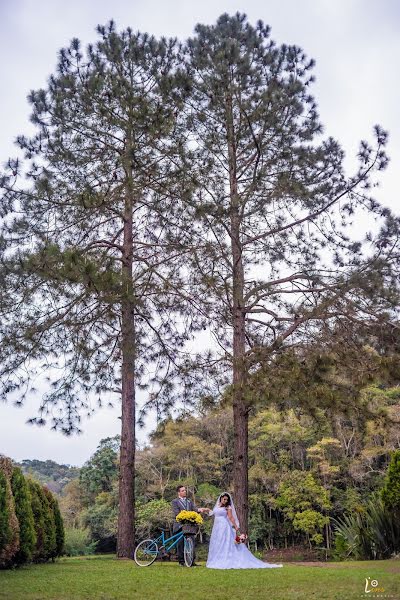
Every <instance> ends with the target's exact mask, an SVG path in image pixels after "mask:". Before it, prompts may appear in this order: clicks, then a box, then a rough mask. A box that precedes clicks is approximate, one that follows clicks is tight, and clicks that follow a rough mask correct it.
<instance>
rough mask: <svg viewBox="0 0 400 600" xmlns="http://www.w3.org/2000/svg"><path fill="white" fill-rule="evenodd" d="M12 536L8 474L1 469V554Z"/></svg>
mask: <svg viewBox="0 0 400 600" xmlns="http://www.w3.org/2000/svg"><path fill="white" fill-rule="evenodd" d="M10 538H11V529H10V524H9V508H8V503H7V480H6V476H5V475H4V473H3V472H2V471H0V555H1V553H2V551H3V549H4V548H5V547H6V546H7V544H8V543H9V541H10Z"/></svg>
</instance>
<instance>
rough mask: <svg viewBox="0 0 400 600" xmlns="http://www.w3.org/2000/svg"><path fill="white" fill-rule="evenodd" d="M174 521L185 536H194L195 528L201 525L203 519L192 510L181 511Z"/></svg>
mask: <svg viewBox="0 0 400 600" xmlns="http://www.w3.org/2000/svg"><path fill="white" fill-rule="evenodd" d="M176 520H177V522H178V523H180V524H181V525H182V531H183V533H184V534H185V535H195V534H196V533H197V527H198V526H199V525H201V524H202V523H203V518H202V517H201V516H200V515H199V513H197V512H195V511H194V510H181V512H180V513H179V514H178V515H177V517H176Z"/></svg>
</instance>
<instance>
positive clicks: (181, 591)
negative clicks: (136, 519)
mask: <svg viewBox="0 0 400 600" xmlns="http://www.w3.org/2000/svg"><path fill="white" fill-rule="evenodd" d="M200 564H201V565H202V566H200V567H197V568H194V569H187V568H182V567H179V566H178V565H177V564H176V563H168V562H166V563H162V564H160V563H155V564H154V565H152V566H151V567H146V568H140V567H137V566H136V565H135V564H134V563H133V562H132V561H125V560H123V561H121V560H117V559H115V558H113V557H110V556H92V557H82V558H63V559H60V560H59V561H58V562H56V563H50V564H44V565H34V566H28V567H23V568H20V569H16V570H14V571H0V599H1V600H132V599H135V598H140V599H141V600H175V599H176V600H183V599H185V600H191V599H193V600H231V599H232V598H240V600H247V599H253V598H254V599H264V598H265V599H268V600H295V599H299V598H302V599H303V598H304V599H305V600H310V599H312V598H315V599H316V600H323V599H329V600H331V599H332V600H333V599H338V600H339V599H340V600H352V599H356V598H357V599H359V598H390V599H391V600H400V560H386V561H373V562H346V563H327V564H323V565H321V566H319V565H318V566H317V565H315V566H303V565H301V566H300V565H296V564H293V563H292V564H287V565H284V566H283V568H282V569H268V570H267V569H266V570H254V571H253V570H243V571H213V570H211V569H206V568H205V566H204V563H200ZM366 577H370V578H371V580H373V579H375V580H377V581H378V587H377V588H376V591H375V590H374V592H369V593H367V594H366V593H365V578H366ZM381 588H384V591H381ZM369 589H374V588H372V587H371V586H369ZM378 590H379V591H378Z"/></svg>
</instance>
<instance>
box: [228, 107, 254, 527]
mask: <svg viewBox="0 0 400 600" xmlns="http://www.w3.org/2000/svg"><path fill="white" fill-rule="evenodd" d="M226 116H227V144H228V157H229V185H230V206H231V224H230V225H231V228H230V237H231V250H232V265H233V269H232V294H233V298H232V317H233V319H232V321H233V344H232V345H233V436H234V459H233V460H234V464H233V484H234V493H235V505H236V509H237V513H238V518H239V523H240V527H241V529H242V530H243V532H247V531H248V517H249V511H248V487H249V485H248V420H249V418H248V407H247V405H246V402H245V398H244V396H245V383H246V370H245V365H244V358H245V351H246V347H245V339H246V337H245V316H246V315H245V311H244V302H243V296H244V270H243V260H242V247H241V239H240V202H239V195H238V187H237V169H236V142H235V130H234V123H233V109H232V97H231V96H230V95H228V97H227V113H226Z"/></svg>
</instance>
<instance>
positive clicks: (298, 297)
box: [187, 14, 399, 529]
mask: <svg viewBox="0 0 400 600" xmlns="http://www.w3.org/2000/svg"><path fill="white" fill-rule="evenodd" d="M187 55H188V58H187V63H188V70H189V72H190V76H191V80H192V94H191V96H190V100H189V101H188V103H187V107H188V110H187V114H188V127H189V130H190V133H191V138H192V140H193V148H194V152H195V154H196V159H195V160H194V161H193V165H194V169H193V180H194V182H195V184H196V185H197V197H196V201H193V202H192V204H191V208H192V210H193V217H194V218H196V219H197V220H198V222H200V223H202V225H203V230H202V235H201V236H200V237H199V247H201V248H202V250H201V251H199V252H196V253H195V254H194V257H193V258H194V260H193V273H195V274H196V279H197V286H198V287H197V288H195V289H197V291H196V296H197V297H201V298H207V299H208V301H209V305H210V306H211V307H212V308H211V310H210V316H211V329H212V331H213V334H214V336H215V338H216V340H217V346H216V347H217V351H216V353H214V356H208V357H207V360H208V364H209V365H210V366H211V365H212V366H213V367H214V368H215V367H216V366H217V365H218V364H219V366H220V372H221V374H222V383H225V384H227V383H229V382H231V383H232V386H231V388H230V394H229V395H230V397H231V399H232V405H233V417H234V443H235V452H234V490H235V502H236V505H237V508H238V514H239V519H240V522H241V525H242V526H243V528H244V529H247V523H248V418H249V411H250V410H251V402H252V399H251V394H250V393H249V391H248V377H249V374H250V373H254V372H256V371H257V369H259V368H260V366H262V365H265V364H266V363H268V362H269V361H271V360H272V359H273V357H275V356H276V355H277V354H279V352H281V351H283V350H284V349H285V348H287V347H288V346H300V345H301V344H305V345H307V344H308V343H310V341H311V340H313V339H315V338H316V337H318V336H320V335H322V334H324V335H327V336H329V335H330V332H332V331H333V330H334V329H337V328H338V327H339V326H340V324H343V323H347V324H349V323H363V324H371V325H375V326H376V325H377V324H379V323H380V322H383V321H387V320H389V319H390V318H391V317H393V308H394V307H395V306H396V305H397V306H398V294H397V290H396V286H397V282H396V277H397V273H398V268H397V266H398V265H397V266H393V263H394V262H395V261H396V260H397V261H398V242H397V236H398V230H399V227H398V222H397V220H396V219H395V218H394V217H393V216H392V215H391V214H390V212H389V211H388V210H387V209H383V208H382V207H381V206H379V204H378V203H377V202H376V201H375V200H374V199H373V198H371V197H370V196H369V188H370V187H371V185H373V175H374V173H376V172H377V171H380V170H382V169H384V168H385V166H386V164H387V157H386V155H385V151H384V147H385V144H386V139H387V135H386V133H385V132H384V131H383V130H382V129H381V128H379V127H376V128H375V142H376V143H375V146H374V147H371V146H370V145H369V144H367V143H366V142H362V143H361V145H360V151H359V155H358V158H359V167H358V169H357V170H356V172H355V174H354V176H352V177H350V178H349V177H347V176H346V175H345V173H344V169H343V157H344V153H343V150H342V149H341V147H340V145H339V144H338V143H337V142H336V141H335V140H334V139H332V138H327V139H324V140H321V133H322V126H321V124H320V121H319V118H318V114H317V107H316V103H315V101H314V98H313V97H312V96H311V95H310V86H311V84H312V81H313V75H312V68H313V64H314V63H313V61H312V60H309V59H308V58H307V57H306V56H305V54H304V52H303V51H302V50H301V49H300V48H298V47H296V46H288V45H282V46H277V45H276V44H275V43H274V42H273V41H271V40H270V31H269V28H268V27H267V26H265V25H264V24H263V23H262V22H258V23H257V25H256V26H254V27H253V26H252V25H251V24H249V23H248V21H247V19H246V17H245V16H244V15H241V14H236V15H235V16H229V15H226V14H225V15H222V16H221V17H220V18H219V19H218V21H217V23H216V25H215V26H205V25H198V26H197V27H196V35H195V37H193V38H192V39H190V40H189V41H188V44H187ZM358 209H360V210H358ZM362 211H365V213H366V215H367V217H370V216H372V217H378V218H379V217H383V218H384V219H386V221H385V223H384V225H383V228H382V230H381V232H380V233H379V234H377V236H376V237H375V238H374V237H373V236H370V237H365V235H364V236H363V235H361V236H360V235H359V233H360V232H359V231H356V236H355V240H354V239H351V236H350V235H349V233H347V232H346V226H351V223H352V221H353V222H354V221H355V219H356V218H360V213H362ZM353 232H354V229H353ZM363 242H365V246H366V253H365V254H363ZM204 247H205V248H206V251H204ZM396 269H397V270H396ZM218 349H220V350H221V351H220V353H219V354H218ZM203 364H206V363H203ZM203 368H204V367H203ZM216 370H218V369H216ZM231 373H232V375H231ZM231 377H232V378H231Z"/></svg>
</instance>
